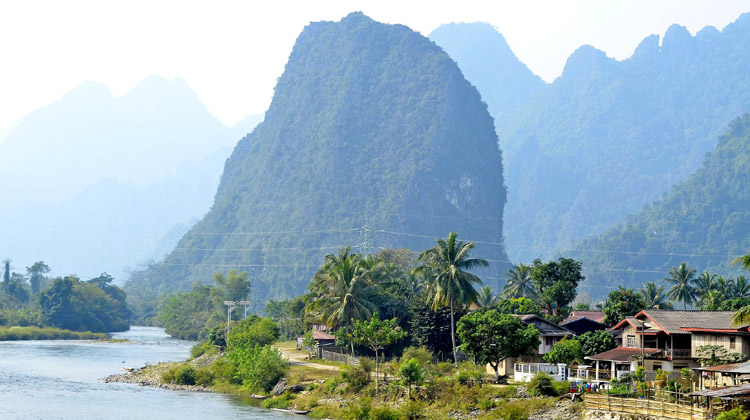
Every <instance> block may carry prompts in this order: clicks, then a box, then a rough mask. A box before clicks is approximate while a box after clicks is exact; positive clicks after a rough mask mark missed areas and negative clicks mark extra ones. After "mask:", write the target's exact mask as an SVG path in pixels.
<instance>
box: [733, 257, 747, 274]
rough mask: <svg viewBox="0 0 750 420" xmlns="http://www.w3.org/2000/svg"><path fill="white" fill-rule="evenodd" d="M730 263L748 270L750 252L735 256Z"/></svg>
mask: <svg viewBox="0 0 750 420" xmlns="http://www.w3.org/2000/svg"><path fill="white" fill-rule="evenodd" d="M732 264H738V265H740V266H742V268H744V269H745V270H747V271H750V254H747V255H743V256H741V257H737V258H735V259H734V260H732Z"/></svg>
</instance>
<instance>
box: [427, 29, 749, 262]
mask: <svg viewBox="0 0 750 420" xmlns="http://www.w3.org/2000/svg"><path fill="white" fill-rule="evenodd" d="M459 27H461V25H456V26H455V28H459ZM443 28H444V29H443ZM443 28H441V30H442V31H444V32H447V31H448V30H449V29H451V28H452V27H451V26H445V27H443ZM455 28H454V29H455ZM439 31H440V30H438V31H435V33H436V34H437V33H439ZM466 33H467V32H464V33H461V32H458V31H455V30H454V31H452V37H453V40H452V42H456V43H460V45H463V47H461V48H459V49H458V50H457V51H456V52H453V51H454V49H453V48H452V47H451V46H450V45H451V43H450V42H449V41H450V40H445V39H444V38H446V34H445V33H443V34H442V35H441V37H440V38H438V37H436V38H435V39H436V40H438V42H439V43H440V44H441V45H444V46H446V49H447V51H449V52H450V53H451V56H452V57H453V58H454V59H456V60H457V62H458V64H459V66H460V67H461V68H462V70H464V72H465V74H466V75H467V79H468V80H469V81H471V82H472V83H473V84H475V85H476V86H477V87H478V88H479V91H480V93H481V94H482V97H483V98H484V100H485V101H487V103H488V105H489V108H490V109H502V107H503V106H505V102H502V101H509V100H510V99H509V98H508V95H509V94H510V92H512V90H511V89H508V88H506V89H504V91H505V92H506V93H508V94H507V95H506V96H499V95H497V93H496V91H494V90H493V87H492V86H489V87H488V82H487V76H486V75H485V74H486V73H494V74H496V76H495V78H496V80H497V81H496V84H495V86H506V85H507V82H506V80H507V81H510V80H516V79H514V78H517V77H518V76H517V73H513V74H510V75H509V74H508V71H505V72H503V71H500V70H499V69H495V67H496V64H495V63H496V62H500V61H502V62H505V63H511V64H506V68H507V69H511V68H517V67H518V65H517V64H514V62H513V60H512V59H509V58H507V55H508V52H495V53H493V52H492V50H491V49H490V48H483V46H484V45H485V44H486V34H484V33H474V34H471V37H470V39H468V38H467V36H466ZM475 51H477V52H475ZM499 56H502V57H505V58H503V59H502V60H501V59H500V58H497V57H499ZM482 64H484V68H483V69H482V70H474V69H475V68H476V67H477V66H481V65H482ZM747 68H750V14H744V15H742V16H740V18H739V19H738V20H737V21H736V22H734V23H732V24H730V25H728V26H727V27H725V28H724V29H723V30H722V31H718V30H717V29H715V28H713V27H707V28H705V29H703V30H701V31H700V32H698V33H697V34H696V35H695V36H693V35H691V34H690V33H689V32H688V31H687V29H685V28H684V27H682V26H678V25H673V26H672V27H670V28H669V30H668V31H667V33H666V35H665V36H664V38H663V39H660V37H659V36H658V35H652V36H650V37H647V38H646V39H644V40H643V41H642V42H641V44H640V45H639V46H638V48H637V49H636V50H635V52H634V54H633V55H632V57H630V58H628V59H626V60H623V61H616V60H614V59H612V58H609V57H607V56H606V55H605V53H604V52H602V51H599V50H597V49H595V48H593V47H591V46H582V47H581V48H579V49H578V50H577V51H575V52H574V53H573V54H572V55H571V56H570V58H569V59H568V62H567V64H566V66H565V69H564V71H563V74H562V76H560V77H559V78H558V79H557V80H555V81H554V82H553V83H551V84H548V85H544V86H542V87H541V88H540V89H539V90H537V91H536V93H535V94H534V95H530V96H528V98H529V99H528V100H526V101H525V102H524V103H521V104H519V105H518V107H519V109H518V110H517V112H515V113H513V112H510V113H507V114H506V115H508V120H507V121H506V120H500V121H498V122H497V123H496V126H497V127H498V136H499V138H500V144H501V148H502V149H503V152H504V166H505V179H506V183H507V186H508V205H507V207H506V211H505V234H506V240H507V241H506V245H507V248H508V253H509V256H510V257H511V259H513V260H514V261H527V262H528V261H530V260H531V259H533V258H535V257H543V258H548V257H550V256H551V255H552V254H553V253H554V252H555V250H558V252H560V253H561V254H566V253H567V252H568V249H570V248H571V245H572V244H573V243H574V242H575V241H577V240H580V239H582V238H584V237H586V236H588V235H590V234H594V233H599V232H603V231H605V230H606V229H608V228H611V227H612V226H614V225H615V224H616V223H618V222H621V221H622V220H624V219H625V217H626V216H627V215H628V214H632V213H634V212H636V211H638V210H640V209H641V207H642V206H643V205H645V204H646V203H650V202H652V201H654V200H656V199H658V198H659V197H660V196H661V195H662V194H663V193H665V192H667V191H668V190H669V188H670V187H671V186H673V185H674V184H675V183H677V182H679V181H681V180H684V179H686V178H687V176H689V175H690V174H692V173H693V172H695V170H696V169H697V168H698V167H699V166H700V163H701V161H702V159H703V157H704V155H705V153H706V152H709V151H711V150H713V148H714V147H715V145H716V142H715V139H716V138H717V137H718V136H719V135H720V134H721V133H722V132H723V131H724V130H726V127H727V125H728V124H729V122H730V121H732V119H733V118H736V117H737V116H739V115H742V114H743V113H744V112H748V111H750V72H748V71H747ZM493 69H494V70H493ZM529 90H530V91H533V90H534V89H533V86H532V88H530V89H529ZM498 101H501V103H497V102H498Z"/></svg>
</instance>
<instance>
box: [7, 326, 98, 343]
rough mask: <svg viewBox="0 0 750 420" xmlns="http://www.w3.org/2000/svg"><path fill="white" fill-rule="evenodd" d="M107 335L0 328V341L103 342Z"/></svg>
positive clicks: (47, 328) (56, 330)
mask: <svg viewBox="0 0 750 420" xmlns="http://www.w3.org/2000/svg"><path fill="white" fill-rule="evenodd" d="M109 338H110V336H109V334H105V333H93V332H88V331H70V330H62V329H59V328H52V327H44V328H40V327H0V341H15V340H103V339H109Z"/></svg>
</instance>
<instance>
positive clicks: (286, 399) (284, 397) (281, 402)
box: [260, 392, 294, 408]
mask: <svg viewBox="0 0 750 420" xmlns="http://www.w3.org/2000/svg"><path fill="white" fill-rule="evenodd" d="M293 399H294V395H292V394H290V393H288V392H287V393H284V394H281V395H279V396H278V397H271V398H267V399H265V400H263V402H262V403H260V405H261V407H263V408H289V405H290V403H291V401H292V400H293Z"/></svg>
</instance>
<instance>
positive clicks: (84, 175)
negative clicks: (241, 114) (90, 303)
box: [0, 76, 261, 280]
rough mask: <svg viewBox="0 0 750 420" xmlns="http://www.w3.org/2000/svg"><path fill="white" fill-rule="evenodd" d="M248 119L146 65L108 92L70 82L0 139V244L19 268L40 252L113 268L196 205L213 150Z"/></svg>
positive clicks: (179, 228) (187, 217)
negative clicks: (220, 115) (133, 83)
mask: <svg viewBox="0 0 750 420" xmlns="http://www.w3.org/2000/svg"><path fill="white" fill-rule="evenodd" d="M260 119H261V118H260V117H258V116H256V117H249V118H248V119H247V120H246V121H244V122H242V123H240V124H238V125H237V128H229V127H226V126H225V125H223V124H222V123H221V122H219V121H218V120H216V119H215V118H214V117H213V116H212V115H211V114H210V113H209V112H208V111H207V110H206V108H205V106H204V105H203V104H202V103H201V101H200V100H199V99H198V97H197V95H196V94H195V92H193V91H192V89H190V88H189V87H188V86H187V84H185V82H184V81H182V80H180V79H176V80H174V81H172V82H169V81H167V80H165V79H163V78H160V77H156V76H152V77H149V78H147V79H145V80H144V81H143V82H142V83H140V84H139V85H138V86H137V87H136V88H134V89H133V90H132V91H130V92H128V93H126V94H125V95H123V96H122V97H119V98H117V97H114V96H113V95H112V94H111V93H110V92H109V90H108V89H107V88H106V86H104V85H102V84H98V83H91V82H87V83H84V84H82V85H80V86H78V87H77V88H76V89H73V90H72V91H70V92H69V93H67V94H66V95H64V96H63V97H62V98H61V99H60V100H59V101H57V102H55V103H53V104H52V105H50V106H48V107H46V108H43V109H40V110H38V111H36V112H33V113H32V114H30V115H28V116H27V117H25V118H24V119H23V120H22V121H21V122H20V123H19V124H18V125H17V126H16V127H15V128H14V129H13V130H12V131H11V132H10V134H9V135H8V136H7V137H6V138H5V139H4V141H3V142H2V143H0V194H1V196H2V197H5V198H6V200H4V204H3V206H2V209H0V224H2V229H3V238H4V240H3V241H2V242H0V255H2V256H3V258H10V259H12V260H13V265H14V266H15V269H16V271H20V272H23V271H25V270H24V267H26V266H29V265H31V263H33V262H34V261H38V260H44V261H45V262H46V263H47V264H48V265H50V266H51V267H52V268H53V272H54V273H58V274H68V273H73V272H75V273H77V274H79V275H83V276H96V275H98V274H100V273H101V272H103V271H107V272H109V273H110V274H113V275H115V276H116V277H117V278H118V279H119V280H124V271H123V268H124V267H125V266H133V265H135V264H137V263H139V262H141V261H143V260H144V259H149V258H159V257H161V256H162V255H163V253H164V252H166V251H167V250H169V249H170V248H171V246H173V243H174V242H176V240H177V238H179V236H180V235H181V234H182V233H183V232H184V231H185V230H187V228H188V227H189V225H190V224H191V221H192V222H194V221H195V220H197V218H199V217H200V216H202V215H203V214H204V213H205V212H206V211H207V210H208V208H209V206H210V204H211V200H212V198H213V195H214V193H215V190H216V185H217V184H218V178H219V175H220V173H221V168H222V167H223V164H224V161H225V160H226V158H227V157H228V156H229V154H230V153H231V150H232V147H233V146H234V144H235V143H236V141H237V140H238V139H239V138H240V137H242V136H243V135H244V134H245V133H246V132H247V131H249V130H250V129H252V127H253V125H254V123H257V122H258V121H259V120H260ZM253 120H254V121H253ZM172 229H176V230H175V231H172Z"/></svg>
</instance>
